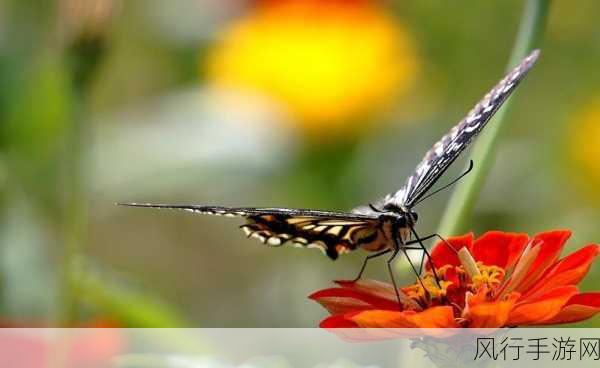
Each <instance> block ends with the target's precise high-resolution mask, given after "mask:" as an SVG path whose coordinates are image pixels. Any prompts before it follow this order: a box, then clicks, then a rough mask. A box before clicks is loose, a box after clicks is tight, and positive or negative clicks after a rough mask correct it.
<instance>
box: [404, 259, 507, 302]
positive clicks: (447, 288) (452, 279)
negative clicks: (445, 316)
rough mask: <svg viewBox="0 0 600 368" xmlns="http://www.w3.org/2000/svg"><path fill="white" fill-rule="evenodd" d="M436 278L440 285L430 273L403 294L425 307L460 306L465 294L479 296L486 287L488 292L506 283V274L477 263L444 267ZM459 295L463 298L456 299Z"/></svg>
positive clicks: (439, 269) (499, 269) (407, 288)
mask: <svg viewBox="0 0 600 368" xmlns="http://www.w3.org/2000/svg"><path fill="white" fill-rule="evenodd" d="M473 266H475V267H476V268H473ZM469 268H471V270H470V271H468V269H469ZM437 276H438V279H439V284H438V283H437V281H436V278H435V275H434V274H433V272H432V271H427V272H426V273H425V274H424V275H422V276H421V281H419V280H417V281H416V282H415V283H414V284H413V285H410V286H407V287H405V288H403V289H402V291H403V292H404V293H406V295H407V296H408V297H409V298H412V299H413V300H415V301H416V302H417V303H419V304H420V305H421V306H423V307H427V306H431V305H440V304H443V305H446V304H457V302H459V303H460V304H462V300H464V295H465V293H466V292H471V293H477V291H478V290H480V289H481V288H484V287H485V288H487V290H494V289H495V288H497V287H498V286H499V285H500V284H501V283H502V281H503V280H504V276H505V270H504V269H503V268H502V267H498V266H488V265H484V264H483V263H481V262H477V263H474V264H473V265H472V266H471V267H465V266H463V265H460V266H453V265H445V266H443V267H440V268H438V269H437ZM457 295H459V296H460V297H459V298H456V296H457Z"/></svg>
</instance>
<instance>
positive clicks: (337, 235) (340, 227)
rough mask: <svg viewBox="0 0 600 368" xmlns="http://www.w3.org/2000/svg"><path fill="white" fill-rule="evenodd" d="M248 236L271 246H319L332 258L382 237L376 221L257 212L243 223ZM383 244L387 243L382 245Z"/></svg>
mask: <svg viewBox="0 0 600 368" xmlns="http://www.w3.org/2000/svg"><path fill="white" fill-rule="evenodd" d="M241 228H242V229H243V230H244V232H245V233H246V235H248V236H249V237H254V238H257V239H258V240H260V241H262V242H263V243H265V244H267V245H271V246H279V245H283V244H286V243H288V244H292V245H294V246H298V247H308V248H318V249H320V250H321V251H323V253H325V254H326V255H327V256H328V257H329V258H331V259H336V258H337V257H338V256H339V255H340V254H342V253H347V252H350V251H352V250H354V249H356V248H357V247H359V246H361V245H363V244H365V245H366V244H369V243H372V242H375V241H376V240H378V238H379V230H378V228H377V221H376V220H355V219H352V218H347V219H338V218H333V219H332V218H323V217H308V216H294V215H279V214H277V215H273V214H266V215H253V216H248V217H247V222H246V224H244V225H242V226H241ZM382 246H383V244H382Z"/></svg>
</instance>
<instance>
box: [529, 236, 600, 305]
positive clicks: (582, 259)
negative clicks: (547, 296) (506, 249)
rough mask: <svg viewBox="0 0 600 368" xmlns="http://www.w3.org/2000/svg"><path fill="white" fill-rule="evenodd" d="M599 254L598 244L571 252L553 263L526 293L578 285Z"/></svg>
mask: <svg viewBox="0 0 600 368" xmlns="http://www.w3.org/2000/svg"><path fill="white" fill-rule="evenodd" d="M598 254H600V246H599V245H596V244H590V245H587V246H585V247H583V248H581V249H579V250H577V251H576V252H574V253H571V254H569V255H568V256H566V257H564V258H563V259H561V260H560V261H558V262H557V263H555V264H554V265H552V266H551V267H550V268H549V269H548V270H547V271H546V272H545V273H544V275H543V276H542V277H541V278H540V281H538V283H537V284H536V285H534V286H533V287H532V288H531V289H530V290H528V291H527V292H526V295H535V294H539V293H543V292H546V291H548V290H550V289H553V288H555V287H557V286H563V285H577V284H578V283H579V282H580V281H581V280H582V279H583V278H584V277H585V275H586V274H587V273H588V271H589V269H590V266H591V264H592V262H594V259H595V258H596V257H597V256H598ZM534 297H535V296H534Z"/></svg>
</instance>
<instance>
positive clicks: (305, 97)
mask: <svg viewBox="0 0 600 368" xmlns="http://www.w3.org/2000/svg"><path fill="white" fill-rule="evenodd" d="M522 5H523V4H522V1H516V0H511V1H502V2H500V1H497V2H474V1H462V0H461V1H452V2H434V1H375V0H373V1H362V0H336V1H324V0H322V1H317V0H310V1H303V2H302V1H241V0H221V1H218V0H176V1H172V2H165V1H157V0H147V1H138V0H131V1H118V0H89V1H77V0H62V1H54V2H42V1H16V0H13V1H10V0H5V1H0V86H1V88H0V193H1V196H0V211H1V212H0V319H1V320H2V321H5V322H6V323H7V324H15V325H19V324H22V325H55V324H58V323H60V324H63V325H85V324H89V323H100V322H101V321H110V323H113V322H114V323H117V324H120V325H124V326H133V327H138V326H139V327H142V326H170V327H177V326H197V327H311V326H315V325H316V324H317V321H318V320H319V319H320V318H321V317H323V316H324V315H325V312H324V311H323V310H322V309H321V308H320V307H319V306H318V305H316V304H315V303H314V302H311V301H309V300H308V299H307V298H306V296H307V295H308V294H310V293H311V292H313V291H315V290H317V289H320V288H323V287H326V286H327V285H329V282H330V280H333V279H340V278H349V277H352V276H354V274H355V272H357V269H358V267H359V265H360V263H361V262H362V257H363V255H364V254H363V253H361V252H356V253H355V254H352V255H348V256H344V257H341V258H340V260H338V261H337V262H335V263H333V262H331V261H330V260H329V259H327V258H326V257H323V256H322V255H321V254H320V253H319V252H317V251H302V250H298V249H294V248H280V249H269V248H267V247H264V246H261V245H260V244H259V243H258V242H256V241H251V240H246V239H245V237H244V236H243V233H242V232H240V231H238V230H237V226H238V225H239V224H240V223H241V222H240V221H239V220H235V219H233V220H232V219H223V218H211V217H203V216H194V215H190V214H186V213H179V212H168V211H154V210H143V209H131V208H123V207H117V206H115V205H114V203H115V202H119V201H139V202H165V203H197V204H223V205H249V206H286V207H312V208H321V209H337V210H346V209H349V208H351V207H353V206H355V205H358V204H363V203H368V202H369V201H371V200H373V199H375V198H378V197H379V196H381V195H383V194H385V193H387V192H390V191H393V190H396V189H398V188H399V187H400V186H401V185H402V183H403V181H404V178H405V177H406V176H407V175H408V174H409V173H410V172H411V170H412V169H413V168H414V166H415V165H416V164H417V163H418V161H419V160H420V159H421V157H422V155H423V154H424V153H425V151H426V150H427V149H428V148H429V147H430V146H431V144H433V142H434V141H435V140H437V139H438V138H439V137H440V136H441V135H442V134H443V133H444V132H446V131H447V130H448V129H449V128H450V127H451V126H452V125H453V124H454V123H456V122H457V121H458V120H460V119H461V118H462V117H463V116H464V114H466V112H467V111H468V110H469V109H470V108H471V107H472V105H473V104H474V103H475V102H476V101H477V100H478V99H479V98H480V97H481V96H482V95H483V94H484V93H485V92H486V91H487V90H488V89H489V88H490V87H491V86H492V85H493V84H494V83H496V82H497V81H498V80H499V79H500V78H501V77H502V75H503V73H504V69H505V64H506V61H507V60H508V55H509V53H510V50H511V47H512V44H513V42H514V38H515V35H516V31H517V28H518V23H519V19H520V15H521V12H522ZM599 16H600V3H599V2H597V1H593V0H586V1H579V2H577V4H576V5H575V4H573V3H572V2H567V1H554V2H552V8H551V10H550V15H549V19H548V27H547V29H546V32H545V36H544V40H543V43H542V45H541V48H542V56H541V59H540V61H539V62H538V64H537V65H536V67H535V68H534V70H533V71H532V73H531V74H530V75H529V76H528V77H527V79H526V81H525V82H524V83H523V85H522V86H521V87H520V88H519V90H518V92H517V93H516V98H515V100H514V104H513V109H512V110H511V111H510V114H509V117H508V120H507V121H506V125H505V131H504V134H503V136H502V138H501V144H500V148H499V152H498V156H497V160H496V163H495V165H494V167H493V169H492V172H491V175H490V177H489V178H488V180H487V183H486V185H485V187H484V189H483V192H482V195H481V198H480V200H479V201H478V204H477V207H476V211H475V214H474V216H473V219H472V221H471V222H470V228H469V229H466V230H469V231H474V232H475V233H477V234H479V233H482V232H483V231H486V230H493V229H498V230H505V231H519V232H528V233H530V234H534V233H536V232H540V231H544V230H549V229H555V228H568V229H571V230H572V231H573V237H572V238H571V240H570V241H569V248H568V249H567V250H569V251H572V250H573V249H575V248H579V247H581V246H583V245H585V244H588V243H591V242H594V241H596V242H597V241H599V240H600V227H599V226H598V220H597V218H598V216H599V215H600V190H598V187H599V186H600V87H599V86H600V73H599V72H598V65H600V27H599V26H598V21H597V20H598V17H599ZM467 157H468V154H467V155H464V157H462V160H461V162H459V163H457V164H455V165H454V166H453V168H452V169H451V170H450V172H449V173H450V175H448V176H446V180H448V178H450V177H453V175H456V173H458V172H459V171H460V170H461V168H462V167H463V162H464V160H465V159H466V158H467ZM475 164H476V165H477V163H475ZM449 194H450V191H446V192H444V193H443V194H440V195H438V196H436V197H434V198H432V199H431V200H429V201H427V202H426V203H424V204H422V205H421V206H419V208H418V211H419V215H420V224H419V230H420V232H421V233H422V234H426V233H430V232H432V231H435V229H436V228H437V225H438V222H439V220H440V216H441V213H442V211H443V210H444V205H445V203H446V201H447V199H448V196H449ZM445 235H450V234H445ZM367 272H368V275H369V276H370V277H374V278H379V279H382V280H387V279H386V275H385V272H384V268H383V267H382V266H381V265H379V264H377V263H375V262H374V263H373V264H372V265H371V266H370V267H369V269H368V271H367ZM401 277H402V281H403V282H411V281H412V280H411V279H412V277H411V275H410V273H409V272H404V273H402V275H401ZM582 288H583V289H584V290H594V289H596V290H597V289H598V288H600V267H598V266H597V265H596V266H595V267H593V268H592V270H591V271H590V273H589V274H588V276H587V278H586V281H584V283H583V284H582ZM582 325H585V326H597V327H600V320H599V319H598V318H596V319H595V320H592V321H588V322H586V323H583V324H582Z"/></svg>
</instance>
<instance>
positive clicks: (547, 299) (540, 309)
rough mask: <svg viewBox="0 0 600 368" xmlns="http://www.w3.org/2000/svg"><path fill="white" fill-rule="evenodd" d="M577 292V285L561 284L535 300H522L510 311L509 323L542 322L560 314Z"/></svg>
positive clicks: (529, 323) (535, 323)
mask: <svg viewBox="0 0 600 368" xmlns="http://www.w3.org/2000/svg"><path fill="white" fill-rule="evenodd" d="M576 294H577V288H576V287H575V286H572V285H568V286H560V287H557V288H555V289H553V290H550V291H548V292H546V293H544V294H542V295H539V297H537V298H536V299H535V300H532V301H530V302H520V303H518V304H517V305H516V306H515V307H514V309H513V310H512V312H511V313H510V317H509V320H508V324H509V325H511V326H522V325H537V324H542V323H543V322H544V321H547V320H550V319H551V318H554V317H555V316H556V315H558V313H559V312H560V311H561V310H562V308H563V307H564V306H565V304H566V303H567V302H568V301H569V299H570V298H571V297H572V296H574V295H576Z"/></svg>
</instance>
